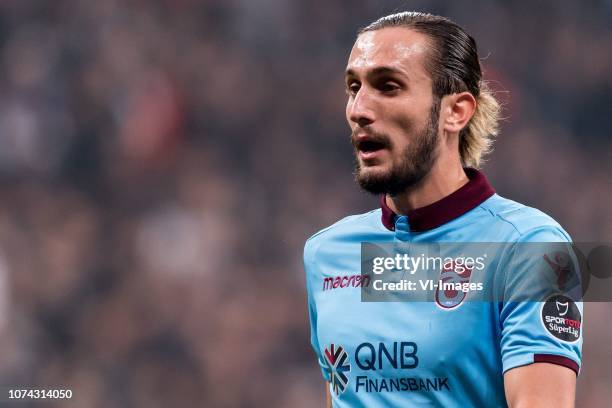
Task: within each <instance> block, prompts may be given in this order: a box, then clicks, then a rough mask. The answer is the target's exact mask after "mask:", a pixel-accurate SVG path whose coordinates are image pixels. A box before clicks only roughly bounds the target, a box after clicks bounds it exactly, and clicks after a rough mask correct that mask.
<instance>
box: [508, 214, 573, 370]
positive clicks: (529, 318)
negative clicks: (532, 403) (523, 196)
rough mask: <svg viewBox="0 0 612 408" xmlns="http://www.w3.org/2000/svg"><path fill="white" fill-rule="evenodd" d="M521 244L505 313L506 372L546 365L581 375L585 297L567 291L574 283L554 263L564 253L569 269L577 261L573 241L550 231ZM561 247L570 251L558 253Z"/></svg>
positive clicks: (553, 229)
mask: <svg viewBox="0 0 612 408" xmlns="http://www.w3.org/2000/svg"><path fill="white" fill-rule="evenodd" d="M518 245H519V246H520V247H521V248H522V249H521V250H520V252H521V254H518V253H516V251H518V250H516V248H517V247H516V246H515V249H514V251H515V253H514V254H513V256H511V257H510V258H511V261H509V263H508V265H506V267H505V269H506V270H505V271H504V275H505V288H504V291H505V296H504V301H503V302H502V303H501V310H500V324H501V344H500V346H501V355H502V365H503V371H504V372H506V371H508V370H510V369H512V368H515V367H519V366H523V365H528V364H532V363H538V362H546V363H552V364H557V365H561V366H564V367H567V368H570V369H571V370H573V371H574V372H576V374H578V372H579V369H580V362H581V349H582V323H583V305H582V302H581V299H580V298H575V297H572V296H570V295H569V293H567V292H565V291H564V289H567V288H566V286H565V285H566V284H568V282H566V281H564V280H562V278H563V276H564V275H562V274H560V273H559V271H558V270H556V269H555V265H556V264H555V263H554V259H553V260H551V258H552V257H554V254H559V253H564V254H566V256H565V258H564V262H565V264H564V265H563V267H565V268H567V267H568V265H569V264H571V263H574V262H575V257H572V256H571V254H572V252H571V242H570V238H569V236H568V235H567V233H565V231H563V230H561V229H560V228H556V227H553V226H550V227H545V228H540V229H538V230H536V231H533V232H531V233H527V234H525V235H524V236H523V237H522V238H521V240H520V242H519V243H518ZM548 245H549V246H550V248H553V249H550V248H548V247H547V246H548ZM560 246H561V247H563V248H565V249H566V251H565V252H560V251H558V249H559V247H560ZM547 248H548V249H547ZM549 281H550V282H551V283H550V284H549V283H542V282H549ZM540 289H542V290H540ZM544 289H545V290H544ZM526 294H527V295H526Z"/></svg>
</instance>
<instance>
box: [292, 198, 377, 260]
mask: <svg viewBox="0 0 612 408" xmlns="http://www.w3.org/2000/svg"><path fill="white" fill-rule="evenodd" d="M380 218H381V210H380V208H378V209H375V210H371V211H368V212H366V213H363V214H354V215H349V216H347V217H344V218H342V219H340V220H339V221H336V222H335V223H333V224H331V225H330V226H328V227H325V228H323V229H321V230H319V231H317V232H316V233H314V234H313V235H312V236H311V237H310V238H308V239H307V240H306V244H305V246H304V255H305V256H306V255H307V253H308V252H310V251H314V250H315V249H316V248H317V247H319V246H320V245H321V244H322V243H323V242H332V241H338V240H350V239H351V238H352V237H355V239H360V240H361V238H363V235H364V234H367V233H368V232H376V231H380V232H383V228H384V227H383V225H382V223H381V221H380Z"/></svg>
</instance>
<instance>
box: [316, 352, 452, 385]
mask: <svg viewBox="0 0 612 408" xmlns="http://www.w3.org/2000/svg"><path fill="white" fill-rule="evenodd" d="M417 352H418V346H417V344H416V343H415V342H412V341H394V342H389V343H383V342H378V343H370V342H364V343H360V344H359V345H358V346H357V347H356V348H355V351H354V355H352V356H349V355H348V353H347V351H346V349H345V348H344V347H342V346H339V345H336V344H330V345H329V346H328V347H327V348H325V350H324V354H325V363H326V365H327V368H326V371H328V373H329V374H330V378H331V384H332V389H333V391H334V392H335V393H336V395H339V394H341V393H342V392H344V391H345V390H346V389H347V388H348V383H349V377H348V375H349V371H350V372H351V373H352V374H353V375H354V378H355V383H354V392H355V393H378V392H411V391H412V392H437V391H450V389H451V386H450V380H449V378H448V377H419V376H408V375H409V374H410V373H416V371H411V370H413V369H416V368H417V367H418V366H419V358H418V357H417ZM351 358H353V360H352V363H353V364H354V366H353V367H352V368H353V370H351ZM383 372H387V375H384V374H381V373H383ZM394 373H395V374H397V376H396V375H393V374H394Z"/></svg>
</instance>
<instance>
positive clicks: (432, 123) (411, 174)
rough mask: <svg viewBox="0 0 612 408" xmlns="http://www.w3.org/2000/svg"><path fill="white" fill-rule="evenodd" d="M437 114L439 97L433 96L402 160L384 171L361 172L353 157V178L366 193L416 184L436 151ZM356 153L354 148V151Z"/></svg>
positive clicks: (393, 193)
mask: <svg viewBox="0 0 612 408" xmlns="http://www.w3.org/2000/svg"><path fill="white" fill-rule="evenodd" d="M439 116H440V100H439V98H435V99H434V101H433V103H432V106H431V109H430V110H429V118H428V119H427V126H426V127H425V129H424V130H422V131H421V132H419V134H418V135H417V137H415V140H414V141H413V142H412V143H410V144H409V145H408V146H406V148H405V149H404V152H403V155H402V161H401V162H400V163H397V164H394V165H393V167H392V168H391V170H390V171H388V172H387V173H385V174H372V175H369V174H366V175H362V174H361V166H360V165H359V160H358V159H357V157H355V160H356V163H355V181H357V183H358V184H359V186H360V187H361V188H362V189H364V190H365V191H367V192H368V193H372V194H376V195H380V194H388V195H390V196H396V195H398V194H399V193H403V192H407V191H411V190H414V189H416V188H417V187H419V186H420V185H421V184H422V183H423V180H424V179H425V176H427V174H429V172H430V171H431V168H432V167H433V165H434V163H435V161H436V158H437V154H436V146H437V144H438V119H439ZM356 154H357V152H356Z"/></svg>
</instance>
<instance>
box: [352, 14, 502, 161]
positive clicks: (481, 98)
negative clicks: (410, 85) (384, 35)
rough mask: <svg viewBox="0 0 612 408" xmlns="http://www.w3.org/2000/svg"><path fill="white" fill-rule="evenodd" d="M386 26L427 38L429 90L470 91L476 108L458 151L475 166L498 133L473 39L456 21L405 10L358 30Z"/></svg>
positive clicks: (436, 93) (439, 93)
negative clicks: (405, 29) (412, 31)
mask: <svg viewBox="0 0 612 408" xmlns="http://www.w3.org/2000/svg"><path fill="white" fill-rule="evenodd" d="M387 27H406V28H410V29H412V30H414V31H416V32H419V33H422V34H425V35H426V36H427V37H428V38H429V40H430V46H431V47H430V50H429V58H428V59H427V62H426V66H425V69H426V70H427V72H428V73H429V75H430V76H431V79H432V83H433V85H432V86H433V89H432V92H433V94H434V96H435V97H436V98H437V99H438V100H440V99H441V98H442V97H443V96H444V95H450V94H454V93H459V92H465V91H467V92H470V93H471V94H472V95H474V98H476V102H477V106H476V112H475V113H474V115H473V116H472V119H471V120H470V122H469V123H468V125H467V126H466V127H465V128H464V129H463V130H462V131H461V133H460V141H459V151H460V154H461V159H462V160H463V163H464V165H466V166H471V167H478V166H479V164H480V161H481V159H482V156H484V155H485V154H486V153H488V152H489V151H490V150H491V145H492V139H493V137H495V136H496V135H497V133H498V129H499V128H498V120H499V111H500V108H499V104H498V102H497V101H496V100H495V97H494V96H493V95H492V93H491V91H490V90H489V88H488V87H487V84H486V83H485V82H484V81H483V80H482V69H481V66H480V61H479V59H478V50H477V48H476V41H474V39H473V38H472V37H471V36H470V35H469V34H468V33H467V32H466V31H465V30H464V29H463V28H462V27H461V26H459V25H458V24H456V23H454V22H453V21H451V20H450V19H448V18H446V17H441V16H436V15H432V14H426V13H418V12H412V11H406V12H402V13H397V14H391V15H388V16H385V17H381V18H379V19H378V20H376V21H374V22H373V23H371V24H370V25H368V26H367V27H365V28H363V29H361V30H360V31H359V34H360V35H361V34H363V33H365V32H368V31H375V30H380V29H383V28H387Z"/></svg>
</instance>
